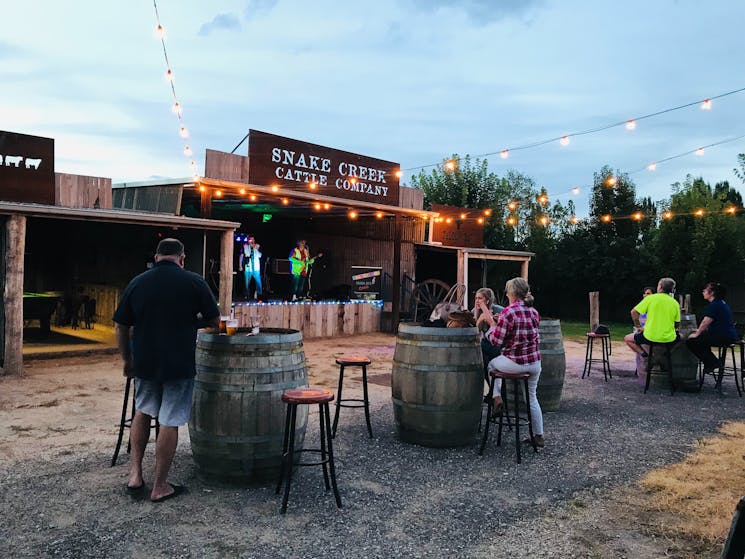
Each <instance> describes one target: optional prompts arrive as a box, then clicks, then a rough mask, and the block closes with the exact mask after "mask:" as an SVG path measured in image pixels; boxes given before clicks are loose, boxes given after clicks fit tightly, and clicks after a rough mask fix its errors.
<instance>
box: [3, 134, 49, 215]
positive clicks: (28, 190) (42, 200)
mask: <svg viewBox="0 0 745 559" xmlns="http://www.w3.org/2000/svg"><path fill="white" fill-rule="evenodd" d="M0 200H4V201H7V202H33V203H36V204H49V205H54V140H53V139H51V138H41V137H39V136H28V135H26V134H17V133H15V132H4V131H2V130H0Z"/></svg>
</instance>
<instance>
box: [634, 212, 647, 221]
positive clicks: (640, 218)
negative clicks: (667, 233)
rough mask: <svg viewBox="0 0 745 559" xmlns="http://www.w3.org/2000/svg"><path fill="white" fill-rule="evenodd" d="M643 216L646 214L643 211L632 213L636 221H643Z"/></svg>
mask: <svg viewBox="0 0 745 559" xmlns="http://www.w3.org/2000/svg"><path fill="white" fill-rule="evenodd" d="M643 217H644V214H643V213H642V212H634V213H633V214H631V219H633V220H634V221H641V220H642V218H643Z"/></svg>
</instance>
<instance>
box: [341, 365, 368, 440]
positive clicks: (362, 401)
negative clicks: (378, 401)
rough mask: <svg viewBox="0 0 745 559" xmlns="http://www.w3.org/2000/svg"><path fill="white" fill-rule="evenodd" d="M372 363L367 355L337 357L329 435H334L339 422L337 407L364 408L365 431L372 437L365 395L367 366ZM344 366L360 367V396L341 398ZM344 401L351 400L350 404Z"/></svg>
mask: <svg viewBox="0 0 745 559" xmlns="http://www.w3.org/2000/svg"><path fill="white" fill-rule="evenodd" d="M370 363H372V361H370V358H369V357H337V358H336V364H337V365H339V387H338V388H337V390H336V411H335V412H334V426H333V427H332V428H331V436H332V437H336V426H337V425H338V423H339V408H365V421H366V422H367V432H368V433H369V434H370V438H371V439H372V438H373V432H372V425H370V399H369V398H368V396H367V366H368V365H369V364H370ZM344 367H362V398H342V397H341V391H342V387H343V385H344ZM345 402H353V403H351V404H348V403H345Z"/></svg>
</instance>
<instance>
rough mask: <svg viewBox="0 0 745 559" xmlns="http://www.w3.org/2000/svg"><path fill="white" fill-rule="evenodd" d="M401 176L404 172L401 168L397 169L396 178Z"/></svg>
mask: <svg viewBox="0 0 745 559" xmlns="http://www.w3.org/2000/svg"><path fill="white" fill-rule="evenodd" d="M403 176H404V174H403V171H401V169H399V170H398V171H396V178H398V179H400V178H401V177H403Z"/></svg>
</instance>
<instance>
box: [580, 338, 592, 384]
mask: <svg viewBox="0 0 745 559" xmlns="http://www.w3.org/2000/svg"><path fill="white" fill-rule="evenodd" d="M592 342H593V338H592V337H590V336H588V337H587V344H585V366H584V367H582V378H585V373H587V376H588V377H589V376H590V365H591V363H592Z"/></svg>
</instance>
